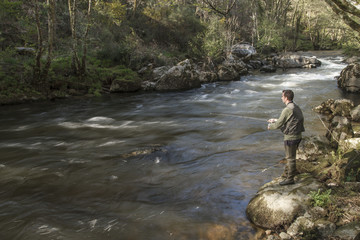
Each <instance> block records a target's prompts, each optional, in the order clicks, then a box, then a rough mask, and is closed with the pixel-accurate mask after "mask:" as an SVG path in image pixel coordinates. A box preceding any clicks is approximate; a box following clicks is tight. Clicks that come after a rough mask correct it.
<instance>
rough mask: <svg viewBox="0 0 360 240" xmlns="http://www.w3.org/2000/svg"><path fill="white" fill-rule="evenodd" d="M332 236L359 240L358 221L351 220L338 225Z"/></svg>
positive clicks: (359, 224)
mask: <svg viewBox="0 0 360 240" xmlns="http://www.w3.org/2000/svg"><path fill="white" fill-rule="evenodd" d="M333 236H334V237H338V238H340V239H343V240H360V222H359V221H356V222H351V223H348V224H346V225H344V226H341V227H339V228H338V229H336V231H335V232H334V234H333Z"/></svg>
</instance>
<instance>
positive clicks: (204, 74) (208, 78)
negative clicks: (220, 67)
mask: <svg viewBox="0 0 360 240" xmlns="http://www.w3.org/2000/svg"><path fill="white" fill-rule="evenodd" d="M199 79H200V82H201V83H211V82H216V81H217V80H218V75H217V74H216V73H214V72H209V71H200V72H199Z"/></svg>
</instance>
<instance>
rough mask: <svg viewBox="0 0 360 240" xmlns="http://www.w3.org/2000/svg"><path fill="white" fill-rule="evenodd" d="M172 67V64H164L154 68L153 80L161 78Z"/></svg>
mask: <svg viewBox="0 0 360 240" xmlns="http://www.w3.org/2000/svg"><path fill="white" fill-rule="evenodd" d="M170 68H171V67H170V66H162V67H157V68H154V70H153V71H152V81H157V80H159V79H160V78H161V77H162V76H163V75H165V74H166V72H167V71H169V69H170Z"/></svg>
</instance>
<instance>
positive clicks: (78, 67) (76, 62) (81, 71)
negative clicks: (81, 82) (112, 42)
mask: <svg viewBox="0 0 360 240" xmlns="http://www.w3.org/2000/svg"><path fill="white" fill-rule="evenodd" d="M91 2H92V1H91V0H88V2H87V11H86V14H85V30H84V33H83V35H82V36H81V37H79V36H78V32H77V28H78V26H77V11H78V8H77V1H76V0H68V8H69V17H70V28H71V36H72V54H73V56H72V59H73V62H72V66H73V68H74V72H75V73H76V75H77V76H78V77H80V79H82V78H83V77H84V75H85V74H86V57H87V40H88V39H87V38H88V34H89V29H90V14H91ZM79 42H80V43H81V44H82V58H81V61H80V57H79V54H78V47H79V46H78V43H79Z"/></svg>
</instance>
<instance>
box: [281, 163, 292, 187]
mask: <svg viewBox="0 0 360 240" xmlns="http://www.w3.org/2000/svg"><path fill="white" fill-rule="evenodd" d="M286 170H287V177H286V179H285V180H284V181H282V182H280V183H279V184H280V186H285V185H290V184H294V183H295V181H294V177H295V175H296V161H295V159H288V162H287V165H286V167H285V171H286ZM285 171H284V173H285Z"/></svg>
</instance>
